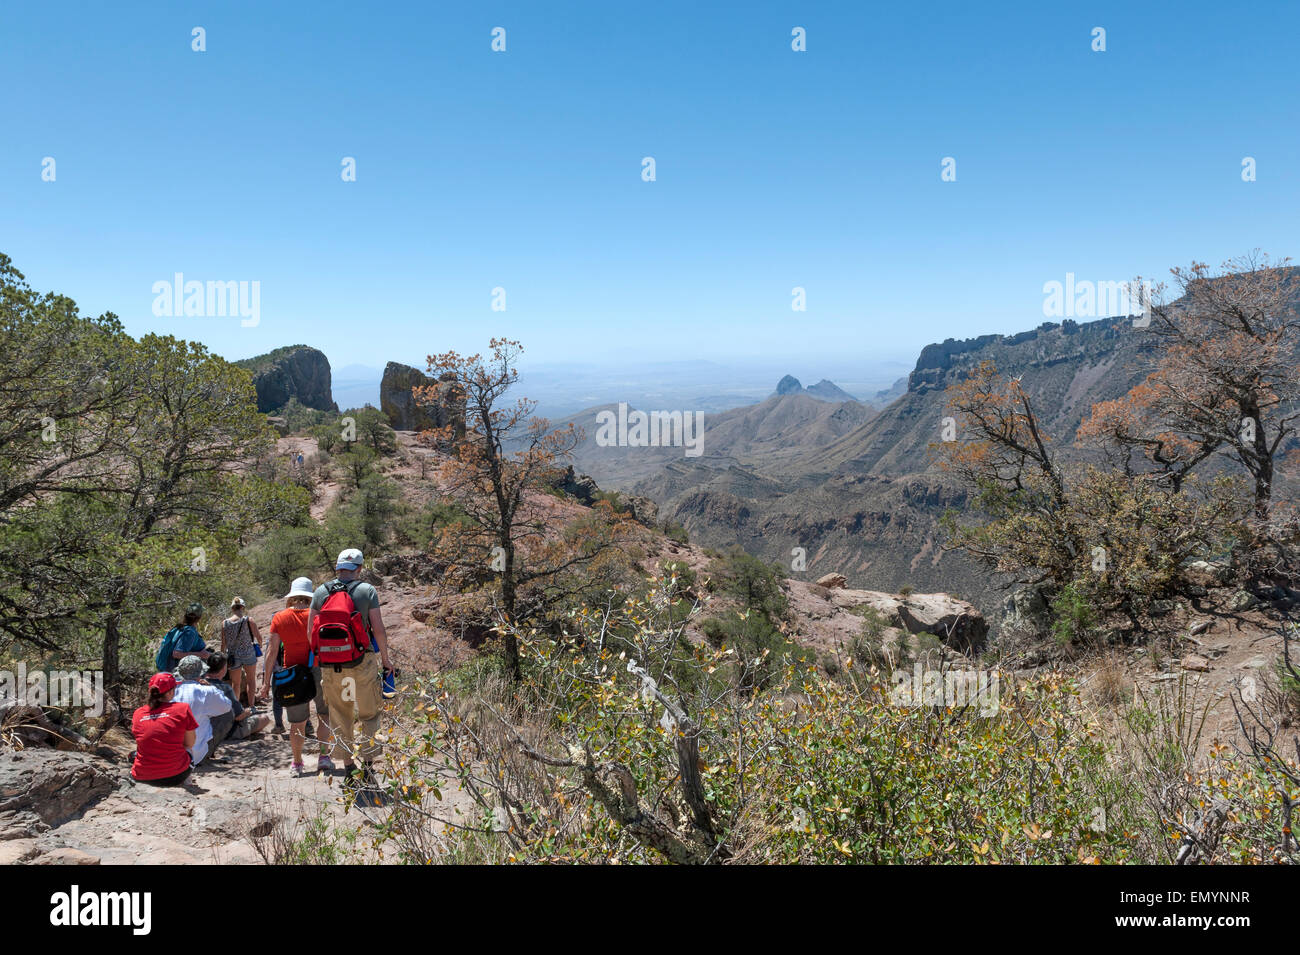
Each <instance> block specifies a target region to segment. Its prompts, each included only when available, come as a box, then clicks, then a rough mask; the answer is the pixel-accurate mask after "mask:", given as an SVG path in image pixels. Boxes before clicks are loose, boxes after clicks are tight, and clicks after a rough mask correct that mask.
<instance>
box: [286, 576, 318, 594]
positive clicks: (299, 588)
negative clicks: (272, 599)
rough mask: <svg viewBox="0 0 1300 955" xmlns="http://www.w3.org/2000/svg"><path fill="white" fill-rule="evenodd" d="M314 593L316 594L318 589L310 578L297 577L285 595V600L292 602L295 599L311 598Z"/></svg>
mask: <svg viewBox="0 0 1300 955" xmlns="http://www.w3.org/2000/svg"><path fill="white" fill-rule="evenodd" d="M314 593H316V588H315V587H313V586H312V583H311V578H310V577H295V578H294V580H293V586H291V587H290V588H289V592H288V593H287V594H285V595H284V599H285V600H292V599H293V598H294V597H310V596H312V595H313V594H314Z"/></svg>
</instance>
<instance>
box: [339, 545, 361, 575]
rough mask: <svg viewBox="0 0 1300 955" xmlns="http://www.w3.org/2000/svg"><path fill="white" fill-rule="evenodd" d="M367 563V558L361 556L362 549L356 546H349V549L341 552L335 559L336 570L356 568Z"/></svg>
mask: <svg viewBox="0 0 1300 955" xmlns="http://www.w3.org/2000/svg"><path fill="white" fill-rule="evenodd" d="M364 563H365V558H364V557H362V556H361V551H359V550H357V549H356V548H355V547H349V548H348V549H347V550H343V551H340V552H339V559H338V560H336V561H334V569H335V570H356V569H357V568H358V567H360V566H361V565H362V564H364Z"/></svg>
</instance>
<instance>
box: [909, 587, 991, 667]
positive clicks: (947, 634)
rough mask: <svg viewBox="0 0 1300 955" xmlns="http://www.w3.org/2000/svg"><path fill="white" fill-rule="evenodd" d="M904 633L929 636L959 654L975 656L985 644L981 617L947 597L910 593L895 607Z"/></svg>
mask: <svg viewBox="0 0 1300 955" xmlns="http://www.w3.org/2000/svg"><path fill="white" fill-rule="evenodd" d="M898 619H899V622H900V623H902V625H903V627H904V628H905V629H906V630H907V632H908V633H929V634H933V635H934V636H936V637H938V638H939V639H940V640H942V641H943V642H944V643H945V644H947V645H948V646H949V647H951V648H952V649H954V650H957V651H960V652H961V653H972V652H974V653H978V652H979V651H981V650H983V649H984V647H985V645H986V644H987V642H988V633H989V624H988V621H987V620H985V619H984V615H983V614H981V613H980V612H979V611H978V610H976V609H975V608H974V607H973V606H972V605H971V604H968V603H967V602H966V601H964V600H958V599H957V598H956V597H952V596H949V595H948V594H912V595H911V596H909V597H908V598H907V599H906V600H904V601H903V602H902V603H901V604H900V605H899V607H898Z"/></svg>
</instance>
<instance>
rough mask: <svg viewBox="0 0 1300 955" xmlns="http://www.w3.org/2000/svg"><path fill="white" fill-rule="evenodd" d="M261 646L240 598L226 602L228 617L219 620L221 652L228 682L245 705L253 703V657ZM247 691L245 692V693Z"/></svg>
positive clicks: (253, 624)
mask: <svg viewBox="0 0 1300 955" xmlns="http://www.w3.org/2000/svg"><path fill="white" fill-rule="evenodd" d="M261 646H262V634H261V632H260V631H259V630H258V629H257V624H255V623H254V622H253V618H252V617H250V616H249V615H248V608H247V607H245V606H244V598H243V597H236V598H235V599H234V600H232V601H230V616H229V617H227V618H226V619H225V620H223V621H221V652H222V653H225V654H226V655H227V656H228V658H229V663H230V683H231V685H232V686H233V687H234V688H235V696H237V697H239V698H240V699H241V700H242V701H243V702H244V703H245V705H247V706H252V705H253V704H255V703H256V702H257V700H256V699H255V697H256V696H257V658H258V657H259V656H260V655H261V654H260V653H259V652H258V651H259V650H260V649H261ZM245 690H247V691H248V692H247V695H245V692H244V691H245Z"/></svg>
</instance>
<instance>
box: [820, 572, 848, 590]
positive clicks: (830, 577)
mask: <svg viewBox="0 0 1300 955" xmlns="http://www.w3.org/2000/svg"><path fill="white" fill-rule="evenodd" d="M848 582H849V579H848V578H847V577H845V576H844V575H843V574H827V575H826V576H824V577H819V578H817V584H818V586H820V587H825V588H827V589H830V588H833V587H841V588H842V587H845V586H847V585H848Z"/></svg>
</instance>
